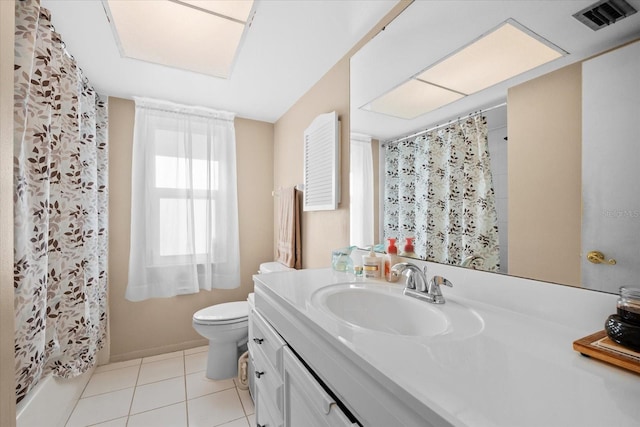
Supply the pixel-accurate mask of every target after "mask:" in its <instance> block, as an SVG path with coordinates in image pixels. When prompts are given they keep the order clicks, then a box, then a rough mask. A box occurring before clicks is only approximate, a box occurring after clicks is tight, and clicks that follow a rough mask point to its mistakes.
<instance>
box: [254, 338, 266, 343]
mask: <svg viewBox="0 0 640 427" xmlns="http://www.w3.org/2000/svg"><path fill="white" fill-rule="evenodd" d="M262 341H264V338H254V339H253V342H254V343H256V344H262Z"/></svg>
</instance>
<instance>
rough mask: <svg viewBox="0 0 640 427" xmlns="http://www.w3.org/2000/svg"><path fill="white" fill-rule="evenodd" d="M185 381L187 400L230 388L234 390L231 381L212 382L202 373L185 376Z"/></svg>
mask: <svg viewBox="0 0 640 427" xmlns="http://www.w3.org/2000/svg"><path fill="white" fill-rule="evenodd" d="M186 381H187V399H193V398H196V397H200V396H204V395H206V394H211V393H215V392H218V391H222V390H227V389H230V388H235V383H234V382H233V380H232V379H227V380H220V381H214V380H210V379H209V378H207V377H206V376H205V373H204V371H202V372H195V373H193V374H189V375H187V376H186Z"/></svg>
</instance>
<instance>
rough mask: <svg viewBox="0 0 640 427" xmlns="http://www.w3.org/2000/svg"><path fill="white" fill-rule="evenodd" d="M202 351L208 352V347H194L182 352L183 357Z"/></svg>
mask: <svg viewBox="0 0 640 427" xmlns="http://www.w3.org/2000/svg"><path fill="white" fill-rule="evenodd" d="M203 351H209V346H208V345H203V346H202V347H194V348H190V349H188V350H185V351H184V355H185V356H188V355H190V354H194V353H202V352H203Z"/></svg>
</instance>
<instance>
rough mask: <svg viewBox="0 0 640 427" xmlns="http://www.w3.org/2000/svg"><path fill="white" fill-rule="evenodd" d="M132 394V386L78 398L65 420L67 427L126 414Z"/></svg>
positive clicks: (112, 418) (113, 418)
mask: <svg viewBox="0 0 640 427" xmlns="http://www.w3.org/2000/svg"><path fill="white" fill-rule="evenodd" d="M132 396H133V388H128V389H125V390H119V391H114V392H111V393H105V394H100V395H98V396H92V397H86V398H84V399H80V400H79V401H78V404H77V405H76V407H75V409H74V410H73V412H72V414H71V417H70V418H69V421H68V422H67V427H75V426H82V427H84V426H88V425H92V424H97V423H101V422H104V421H109V420H115V419H116V418H121V417H123V416H126V415H127V414H128V413H129V406H130V405H131V397H132Z"/></svg>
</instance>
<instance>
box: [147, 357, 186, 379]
mask: <svg viewBox="0 0 640 427" xmlns="http://www.w3.org/2000/svg"><path fill="white" fill-rule="evenodd" d="M182 375H184V358H183V357H173V358H171V359H164V360H159V361H156V362H150V363H144V362H143V363H142V366H140V375H139V376H138V385H143V384H149V383H152V382H156V381H162V380H166V379H168V378H175V377H178V376H182Z"/></svg>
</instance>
